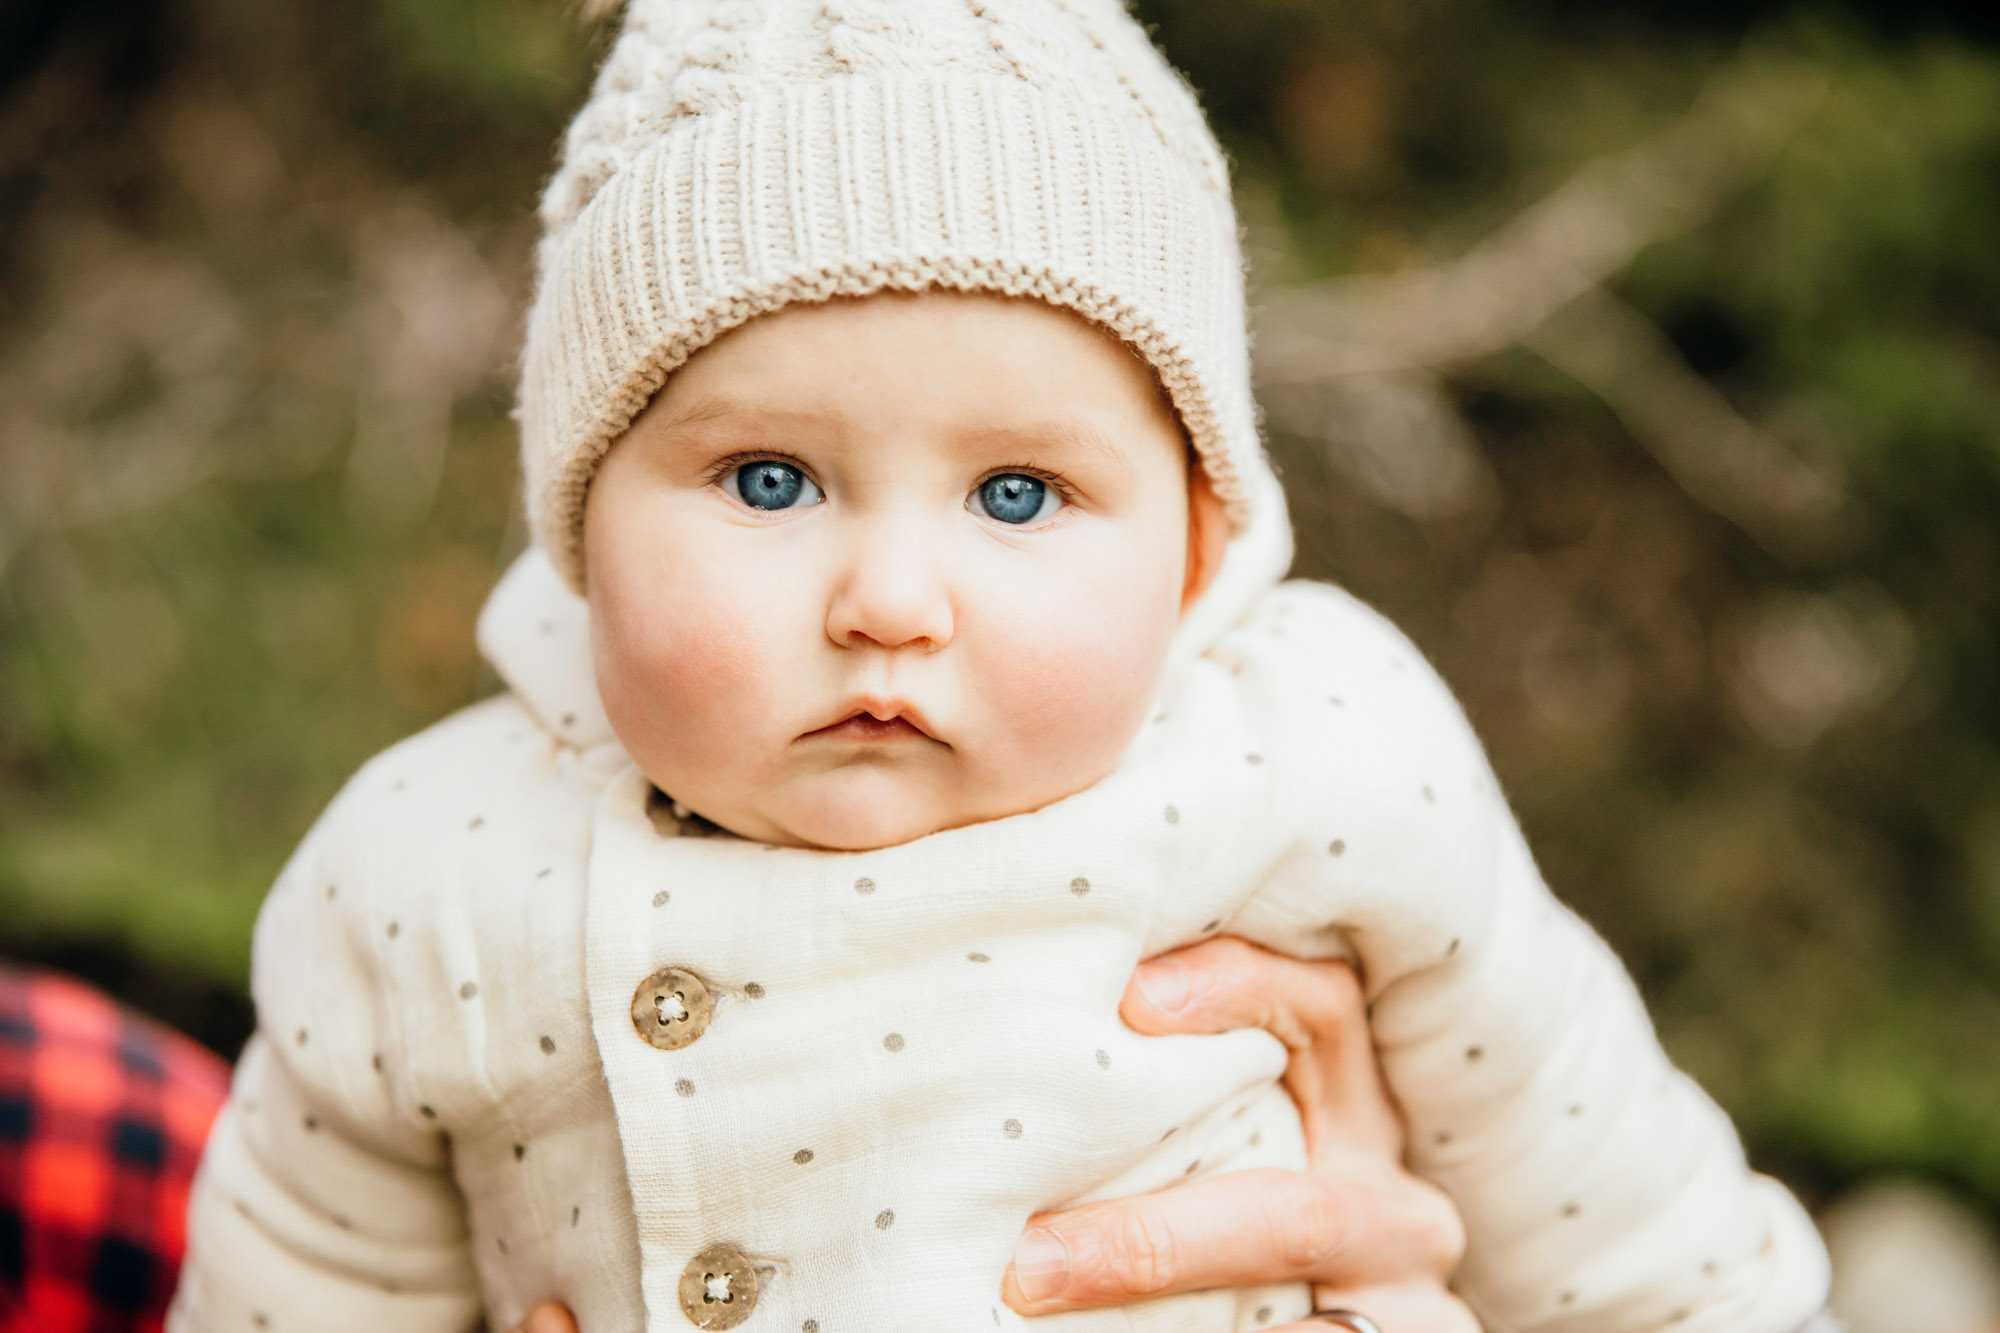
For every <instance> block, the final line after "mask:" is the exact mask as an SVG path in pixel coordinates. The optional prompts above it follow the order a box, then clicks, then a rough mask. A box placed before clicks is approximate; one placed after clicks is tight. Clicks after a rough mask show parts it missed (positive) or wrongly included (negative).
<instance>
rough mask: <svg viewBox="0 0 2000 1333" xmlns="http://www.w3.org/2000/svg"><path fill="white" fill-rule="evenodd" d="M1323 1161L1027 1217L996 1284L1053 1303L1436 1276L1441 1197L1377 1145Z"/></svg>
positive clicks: (1442, 1230)
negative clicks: (1397, 1167) (1374, 1150)
mask: <svg viewBox="0 0 2000 1333" xmlns="http://www.w3.org/2000/svg"><path fill="white" fill-rule="evenodd" d="M1330 1165H1331V1166H1333V1167H1334V1168H1335V1169H1333V1170H1329V1171H1325V1172H1315V1173H1312V1174H1307V1173H1303V1172H1297V1171H1280V1170H1275V1169H1270V1168H1265V1169H1259V1170H1250V1171H1231V1172H1226V1173H1224V1174H1222V1175H1218V1176H1213V1177H1210V1178H1209V1179H1207V1180H1193V1181H1188V1182H1186V1183H1185V1184H1181V1185H1176V1186H1175V1187H1174V1188H1172V1189H1170V1190H1163V1191H1160V1192H1158V1193H1155V1194H1145V1195H1140V1196H1138V1197H1136V1198H1129V1199H1113V1200H1109V1201H1107V1202H1104V1203H1094V1204H1086V1205H1085V1206H1083V1207H1081V1208H1076V1209H1072V1210H1070V1211H1068V1212H1064V1213H1052V1214H1048V1215H1045V1216H1042V1217H1037V1218H1034V1219H1031V1220H1030V1222H1029V1225H1028V1229H1027V1230H1026V1231H1025V1232H1024V1233H1023V1234H1022V1237H1021V1241H1020V1244H1019V1246H1018V1247H1017V1248H1016V1250H1015V1262H1014V1263H1013V1264H1011V1265H1009V1267H1008V1269H1007V1273H1006V1276H1005V1278H1004V1279H1003V1281H1002V1286H1001V1291H1002V1295H1003V1297H1004V1298H1005V1300H1006V1302H1007V1304H1008V1305H1009V1306H1011V1307H1013V1309H1014V1310H1015V1311H1017V1312H1018V1313H1021V1314H1049V1313H1053V1312H1055V1311H1058V1310H1076V1309H1089V1308H1094V1307H1097V1306H1104V1305H1122V1304H1124V1303H1126V1302H1128V1301H1135V1300H1143V1299H1145V1298H1146V1297H1149V1296H1164V1295H1167V1294H1169V1293H1172V1292H1179V1291H1199V1290H1202V1289H1205V1288H1208V1287H1224V1286H1228V1287H1237V1286H1256V1285H1261V1284H1263V1283H1267V1282H1298V1281H1304V1282H1318V1283H1323V1284H1329V1285H1338V1286H1365V1285H1370V1284H1380V1283H1383V1282H1397V1281H1409V1280H1413V1279H1415V1278H1428V1279H1430V1280H1432V1281H1434V1282H1438V1283H1442V1281H1443V1279H1444V1276H1445V1274H1446V1273H1448V1272H1449V1271H1450V1269H1451V1267H1452V1265H1453V1264H1455V1263H1456V1262H1457V1259H1458V1247H1459V1243H1460V1240H1459V1238H1460V1228H1459V1222H1458V1214H1457V1213H1456V1212H1455V1211H1454V1210H1453V1209H1452V1207H1451V1205H1450V1203H1449V1202H1448V1201H1447V1200H1446V1199H1445V1198H1444V1196H1443V1195H1442V1194H1440V1193H1439V1192H1438V1191H1436V1190H1435V1189H1432V1188H1431V1187H1430V1186H1427V1185H1424V1184H1422V1183H1420V1182H1417V1181H1413V1180H1411V1179H1410V1178H1408V1177H1407V1176H1403V1175H1402V1174H1400V1173H1399V1172H1394V1171H1393V1169H1392V1168H1391V1167H1390V1166H1389V1165H1387V1164H1385V1163H1384V1162H1383V1161H1382V1159H1381V1157H1380V1156H1379V1154H1350V1155H1348V1156H1346V1157H1344V1158H1342V1159H1340V1160H1338V1161H1336V1162H1334V1163H1331V1164H1330Z"/></svg>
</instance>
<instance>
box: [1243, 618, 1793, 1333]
mask: <svg viewBox="0 0 2000 1333" xmlns="http://www.w3.org/2000/svg"><path fill="white" fill-rule="evenodd" d="M1289 588H1290V589H1296V588H1297V585H1289ZM1289 595H1290V596H1292V597H1295V598H1297V599H1298V600H1297V601H1296V602H1295V603H1294V605H1293V607H1292V612H1293V614H1291V615H1290V617H1289V619H1288V622H1287V624H1288V629H1287V638H1286V639H1283V640H1279V641H1278V642H1280V643H1285V642H1290V641H1291V639H1292V638H1294V637H1297V636H1299V635H1301V634H1304V633H1308V632H1310V633H1311V634H1313V635H1314V636H1316V637H1315V642H1314V644H1313V645H1312V651H1311V652H1309V653H1306V654H1302V655H1301V654H1296V653H1293V654H1290V655H1288V656H1279V655H1277V654H1275V653H1273V654H1268V655H1267V660H1268V661H1270V662H1271V666H1270V668H1269V670H1268V672H1267V673H1266V674H1267V675H1268V677H1269V678H1270V679H1271V681H1272V684H1273V686H1274V689H1273V691H1272V693H1273V697H1275V698H1279V699H1287V700H1292V701H1294V702H1292V703H1290V704H1289V705H1288V706H1286V707H1285V708H1283V709H1282V710H1281V711H1279V712H1277V713H1275V714H1274V717H1278V718H1283V719H1287V722H1286V730H1285V734H1286V736H1287V737H1295V738H1297V739H1296V740H1295V741H1293V742H1292V743H1294V744H1297V745H1303V746H1309V747H1311V750H1312V753H1310V754H1308V753H1305V752H1302V751H1295V752H1294V755H1293V756H1292V759H1291V761H1290V762H1294V763H1297V764H1299V765H1301V766H1302V768H1301V769H1300V771H1307V772H1312V773H1315V774H1316V777H1315V780H1314V781H1312V782H1310V783H1302V784H1300V786H1301V788H1302V790H1300V791H1299V792H1297V793H1296V794H1295V795H1294V797H1292V798H1290V799H1295V800H1296V801H1297V802H1298V803H1299V804H1298V811H1297V813H1296V814H1295V815H1294V816H1293V817H1294V818H1295V819H1297V820H1299V821H1300V822H1301V823H1302V824H1303V826H1304V827H1306V828H1308V829H1310V830H1312V836H1311V837H1310V838H1309V839H1308V840H1307V841H1306V842H1305V843H1304V844H1303V845H1302V846H1301V847H1300V848H1299V849H1298V850H1297V852H1296V853H1295V854H1294V855H1293V856H1292V857H1291V858H1290V859H1289V860H1288V862H1287V864H1286V865H1285V866H1284V867H1283V868H1282V869H1281V870H1280V872H1279V873H1278V874H1277V875H1276V876H1275V878H1274V880H1273V882H1272V883H1271V884H1270V885H1269V886H1268V887H1267V889H1266V890H1265V891H1263V892H1262V893H1260V895H1259V898H1258V900H1256V901H1254V902H1253V903H1252V904H1251V906H1250V908H1249V910H1248V911H1246V912H1245V914H1244V916H1243V917H1242V918H1241V920H1240V921H1239V922H1238V923H1233V928H1236V929H1238V930H1239V933H1242V934H1244V935H1246V936H1248V937H1250V938H1252V939H1257V940H1259V941H1260V942H1263V943H1266V944H1268V945H1270V946H1271V947H1274V948H1278V949H1281V950H1284V951H1286V952H1291V953H1296V954H1301V955H1305V956H1324V955H1326V954H1329V953H1338V952H1346V953H1348V954H1350V955H1351V956H1354V957H1356V958H1357V959H1358V960H1359V961H1360V963H1361V965H1362V970H1363V974H1364V980H1365V985H1366V989H1367V992H1368V996H1369V1000H1370V1013H1371V1027H1372V1031H1373V1033H1374V1036H1375V1040H1376V1045H1377V1049H1378V1051H1379V1053H1380V1056H1381V1060H1382V1067H1383V1070H1384V1074H1385V1077H1386V1079H1387V1081H1388V1083H1389V1086H1390V1088H1391V1090H1392V1092H1393V1093H1394V1095H1395V1097H1396V1099H1397V1102H1398V1104H1399V1105H1400V1107H1401V1108H1402V1111H1403V1113H1404V1119H1405V1123H1406V1126H1407V1129H1408V1135H1409V1138H1408V1143H1409V1147H1408V1154H1409V1162H1410V1165H1411V1166H1412V1168H1413V1169H1414V1170H1416V1171H1417V1172H1418V1173H1419V1174H1421V1175H1423V1176H1424V1177H1426V1178H1428V1179H1430V1180H1431V1181H1433V1182H1434V1183H1436V1184H1438V1185H1439V1186H1441V1187H1442V1188H1444V1189H1445V1190H1446V1191H1447V1192H1448V1193H1449V1194H1450V1195H1451V1196H1452V1198H1453V1199H1454V1201H1455V1202H1456V1203H1457V1205H1458V1208H1459V1211H1460V1213H1461V1215H1462V1216H1463V1217H1464V1220H1465V1223H1466V1231H1467V1239H1468V1245H1467V1252H1466V1258H1465V1262H1464V1264H1463V1265H1462V1267H1461V1269H1460V1271H1459V1274H1458V1276H1457V1279H1456V1285H1457V1286H1458V1288H1459V1290H1460V1291H1461V1293H1462V1294H1463V1295H1464V1296H1465V1297H1466V1299H1467V1300H1468V1302H1469V1303H1470V1304H1471V1305H1472V1306H1473V1308H1474V1309H1475V1310H1476V1311H1477V1312H1478V1313H1479V1315H1480V1316H1481V1318H1482V1320H1483V1321H1484V1322H1485V1323H1486V1325H1487V1327H1488V1328H1489V1329H1491V1330H1494V1331H1495V1333H1500V1331H1501V1330H1506V1331H1508V1333H1528V1331H1530V1330H1532V1331H1533V1333H1568V1331H1569V1330H1577V1331H1578V1333H1581V1331H1582V1330H1590V1333H1653V1331H1655V1330H1674V1333H1682V1331H1683V1330H1700V1331H1701V1333H1800V1330H1801V1327H1802V1326H1804V1325H1806V1324H1807V1322H1808V1321H1809V1320H1810V1319H1811V1318H1812V1317H1813V1315H1814V1312H1815V1311H1817V1310H1819V1309H1820V1308H1821V1306H1822V1305H1823V1303H1824V1301H1825V1299H1826V1291H1827V1286H1828V1267H1827V1260H1826V1255H1825V1250H1824V1247H1823V1246H1822V1244H1821V1242H1820V1240H1819V1237H1818V1234H1817V1233H1816V1231H1815V1230H1814V1228H1813V1226H1812V1224H1811V1222H1810V1220H1809V1219H1808V1218H1807V1217H1806V1214H1805V1212H1804V1210H1803V1209H1801V1208H1800V1206H1799V1205H1798V1203H1797V1202H1796V1201H1795V1200H1794V1199H1793V1198H1792V1197H1791V1195H1790V1194H1789V1193H1787V1192H1786V1191H1785V1189H1784V1188H1783V1187H1782V1186H1780V1185H1778V1184H1777V1183H1776V1182H1774V1181H1772V1180H1770V1179H1768V1178H1765V1177H1763V1176H1759V1175H1757V1174H1755V1173H1753V1172H1752V1171H1751V1170H1750V1169H1749V1168H1748V1166H1747V1165H1746V1163H1745V1161H1744V1157H1743V1152H1742V1148H1741V1145H1740V1144H1739V1142H1738V1140H1737V1137H1736V1132H1735V1129H1734V1127H1733V1126H1732V1125H1731V1124H1730V1121H1729V1119H1728V1117H1727V1116H1726V1115H1725V1114H1724V1113H1723V1112H1722V1110H1721V1109H1720V1108H1719V1107H1717V1106H1716V1104H1715V1103H1714V1102H1713V1101H1712V1100H1710V1099H1709V1097H1708V1096H1707V1095H1706V1094H1705V1093H1704V1092H1703V1091H1702V1090H1701V1088H1700V1087H1699V1086H1697V1085H1696V1084H1695V1082H1694V1081H1693V1080H1692V1079H1690V1078H1688V1077H1687V1076H1686V1075H1684V1074H1682V1073H1680V1072H1679V1071H1678V1070H1676V1069H1675V1068H1674V1067H1673V1065H1672V1064H1671V1063H1670V1062H1669V1060H1668V1059H1667V1056H1666V1054H1665V1053H1664V1052H1663V1050H1662V1049H1661V1047H1660V1043H1659V1040H1658V1038H1657V1037H1656V1036H1655V1034H1654V1030H1653V1026H1652V1022H1651V1020H1650V1018H1649V1016H1648V1015H1647V1013H1646V1010H1645V1007H1644V1004H1643V1002H1642V1001H1641V999H1640V997H1639V994H1638V991H1637V988H1636V987H1635V986H1634V985H1633V983H1632V980H1631V978H1630V977H1629V976H1628V975H1627V974H1626V972H1625V969H1624V967H1623V966H1622V965H1621V964H1620V963H1619V961H1618V959H1617V958H1616V956H1615V955H1614V954H1613V953H1612V951H1611V950H1610V948H1609V947H1608V946H1607V945H1606V944H1605V943H1604V942H1603V941H1602V940H1601V939H1600V938H1598V936H1597V935H1596V934H1595V933H1594V932H1593V931H1592V930H1591V929H1590V928H1589V927H1588V926H1587V925H1585V924H1584V923H1583V922H1582V921H1581V920H1580V919H1579V918H1578V917H1577V916H1576V915H1575V914H1573V913H1572V912H1570V911H1569V910H1568V909H1567V908H1565V907H1564V906H1563V905H1562V904H1560V903H1559V902H1557V900H1556V899H1555V898H1554V896H1553V895H1552V894H1551V893H1550V892H1549V890H1548V888H1547V886H1546V885H1545V884H1544V883H1543V880H1542V877H1541V874H1540V872H1539V871H1538V870H1537V869H1536V866H1535V863H1534V860H1533V858H1532V856H1531V855H1530V854H1529V851H1528V847H1527V844H1526V841H1525V839H1524V838H1523V837H1522V834H1521V831H1520V828H1519V826H1518V825H1517V824H1516V822H1515V820H1514V817H1513V815H1512V813H1511V812H1510V811H1509V810H1508V808H1507V804H1506V801H1505V799H1504V798H1503V797H1502V796H1501V794H1500V791H1499V787H1498V784H1497V783H1496V782H1495V781H1494V779H1493V776H1492V774H1491V771H1490V769H1489V767H1488V765H1487V762H1486V759H1485V755H1484V753H1483V751H1482V749H1481V747H1480V745H1479V743H1478V741H1477V739H1476V738H1475V737H1474V736H1473V734H1472V730H1471V727H1470V726H1469V724H1468V723H1467V722H1466V720H1465V717H1464V714H1463V713H1462V711H1461V710H1460V709H1459V707H1458V704H1457V703H1456V701H1455V700H1453V698H1452V697H1451V695H1450V692H1449V691H1448V690H1447V689H1446V687H1445V686H1444V684H1443V683H1442V681H1440V680H1439V679H1438V677H1437V676H1436V674H1435V673H1434V672H1433V671H1431V670H1430V668H1429V667H1428V666H1427V665H1426V664H1425V663H1424V662H1423V659H1422V657H1421V656H1420V655H1419V654H1418V653H1417V651H1416V649H1415V648H1414V647H1412V646H1411V645H1410V644H1409V642H1408V641H1407V640H1406V639H1404V638H1403V636H1402V635H1401V634H1400V633H1399V632H1397V631H1396V630H1395V629H1394V628H1393V627H1391V626H1390V625H1389V624H1388V623H1387V622H1386V621H1384V620H1382V619H1381V618H1380V617H1379V616H1377V615H1375V613H1373V612H1371V611H1369V610H1367V608H1365V607H1362V606H1361V605H1360V604H1359V603H1357V602H1354V601H1353V600H1352V599H1351V598H1347V597H1345V595H1344V594H1338V593H1334V592H1332V591H1330V590H1312V591H1311V592H1310V593H1309V594H1307V593H1302V592H1297V591H1291V592H1289ZM1308 608H1309V609H1310V610H1311V612H1312V614H1309V615H1308V614H1302V612H1303V611H1305V610H1307V609H1308ZM1248 641H1249V642H1250V643H1252V644H1254V643H1255V642H1257V639H1256V636H1255V634H1254V633H1253V634H1252V635H1251V636H1249V639H1248ZM1248 651H1254V650H1252V649H1246V652H1248ZM1246 666H1247V667H1248V668H1249V675H1250V676H1251V677H1254V676H1255V675H1257V674H1258V672H1257V670H1256V664H1255V663H1254V662H1251V663H1246ZM1286 672H1291V673H1293V674H1294V675H1295V676H1296V679H1294V680H1292V681H1290V682H1289V683H1285V684H1281V683H1280V678H1281V677H1283V676H1284V674H1285V673H1286ZM1247 678H1248V677H1246V679H1247ZM1329 698H1332V699H1334V700H1336V701H1338V704H1339V706H1338V707H1334V706H1331V705H1329V703H1328V699H1329ZM1313 704H1317V705H1318V709H1319V711H1318V714H1317V715H1318V716H1320V717H1321V718H1323V719H1325V720H1324V721H1323V722H1322V723H1320V724H1318V725H1316V726H1313V727H1304V726H1300V725H1299V724H1298V722H1297V720H1296V719H1297V718H1299V717H1301V716H1304V717H1311V716H1314V714H1312V713H1310V712H1308V711H1307V706H1308V705H1313ZM1273 725H1274V728H1275V724H1273Z"/></svg>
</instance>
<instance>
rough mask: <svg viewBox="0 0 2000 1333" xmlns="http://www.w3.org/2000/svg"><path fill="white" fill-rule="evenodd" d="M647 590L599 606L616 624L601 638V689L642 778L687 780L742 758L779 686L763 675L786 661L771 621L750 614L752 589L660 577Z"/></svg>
mask: <svg viewBox="0 0 2000 1333" xmlns="http://www.w3.org/2000/svg"><path fill="white" fill-rule="evenodd" d="M649 585H650V586H648V587H646V588H644V589H634V590H633V596H632V597H631V598H630V599H629V600H626V601H622V602H621V603H619V604H617V605H616V606H614V607H607V610H609V611H613V612H614V613H615V616H616V623H614V624H612V625H609V626H607V627H606V632H605V633H604V635H603V645H602V646H603V651H601V652H600V661H599V678H600V686H601V687H603V690H604V694H605V696H606V697H605V705H606V707H607V709H609V710H610V711H611V713H612V722H613V724H614V725H615V726H616V728H617V730H618V732H619V738H620V739H621V740H622V741H624V742H625V744H626V748H627V749H628V750H629V751H631V752H632V755H633V758H634V759H636V760H638V761H639V763H640V766H641V767H642V768H644V769H645V770H646V771H647V773H648V775H649V776H651V777H653V778H654V779H655V780H656V781H667V780H672V778H673V777H674V776H676V775H678V776H680V777H681V778H683V779H685V778H686V776H688V775H689V774H691V773H693V772H706V771H708V770H711V769H713V768H714V767H715V765H716V764H717V763H724V764H726V763H727V762H728V761H729V760H730V759H731V758H732V757H734V758H739V759H740V758H741V756H742V750H743V745H744V742H745V741H746V740H747V739H749V738H750V737H751V736H752V735H753V734H754V733H755V732H756V730H757V728H758V725H759V723H760V722H767V721H769V720H770V719H769V717H768V714H769V711H770V701H771V699H772V698H773V697H774V696H773V694H772V690H773V689H774V688H776V687H777V685H778V682H774V681H772V680H769V679H767V676H768V674H769V673H770V671H771V670H772V667H773V665H774V664H777V663H782V662H783V661H785V660H786V659H787V655H786V654H783V653H780V652H777V651H776V650H775V648H776V646H775V645H774V644H772V643H771V642H769V636H770V635H771V634H772V633H773V630H772V627H771V625H770V623H769V622H770V617H769V616H768V615H766V616H764V617H762V618H760V617H759V616H757V615H754V614H749V613H748V612H749V611H750V610H751V609H753V608H756V607H757V606H758V602H757V599H756V598H755V597H754V596H749V595H748V594H749V592H750V591H751V590H748V589H736V588H733V587H732V586H730V585H729V584H728V583H727V582H722V581H712V580H688V579H674V578H671V577H668V576H665V575H662V576H660V577H658V578H656V579H654V580H651V581H649ZM768 609H769V608H768V606H767V607H766V610H767V611H768ZM607 658H608V659H609V661H608V664H607V661H606V659H607ZM607 665H608V666H609V670H608V671H607ZM607 675H610V676H612V677H614V679H610V680H607V679H605V677H606V676H607ZM760 700H761V701H762V707H759V701H760ZM628 731H629V732H631V733H634V734H631V735H628V734H627V733H628ZM642 751H643V753H642Z"/></svg>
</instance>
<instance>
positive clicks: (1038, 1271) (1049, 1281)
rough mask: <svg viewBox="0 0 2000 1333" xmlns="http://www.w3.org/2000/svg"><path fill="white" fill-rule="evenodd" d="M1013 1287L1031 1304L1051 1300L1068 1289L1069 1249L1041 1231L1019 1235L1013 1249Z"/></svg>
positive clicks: (1057, 1238) (1055, 1237) (1047, 1232)
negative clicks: (1016, 1287) (1064, 1289)
mask: <svg viewBox="0 0 2000 1333" xmlns="http://www.w3.org/2000/svg"><path fill="white" fill-rule="evenodd" d="M1014 1283H1015V1285H1016V1286H1018V1287H1020V1289H1021V1294H1022V1295H1023V1296H1026V1297H1027V1298H1028V1299H1029V1300H1031V1301H1036V1302H1040V1301H1047V1300H1054V1299H1055V1298H1056V1297H1058V1296H1060V1295H1062V1293H1063V1288H1065V1287H1067V1286H1068V1285H1069V1246H1067V1245H1065V1244H1063V1243H1062V1237H1060V1236H1058V1235H1056V1233H1055V1232H1053V1231H1044V1230H1043V1229H1042V1228H1040V1227H1035V1228H1032V1229H1031V1230H1029V1231H1026V1232H1024V1233H1022V1236H1021V1240H1020V1243H1019V1244H1017V1245H1016V1246H1015V1247H1014Z"/></svg>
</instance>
